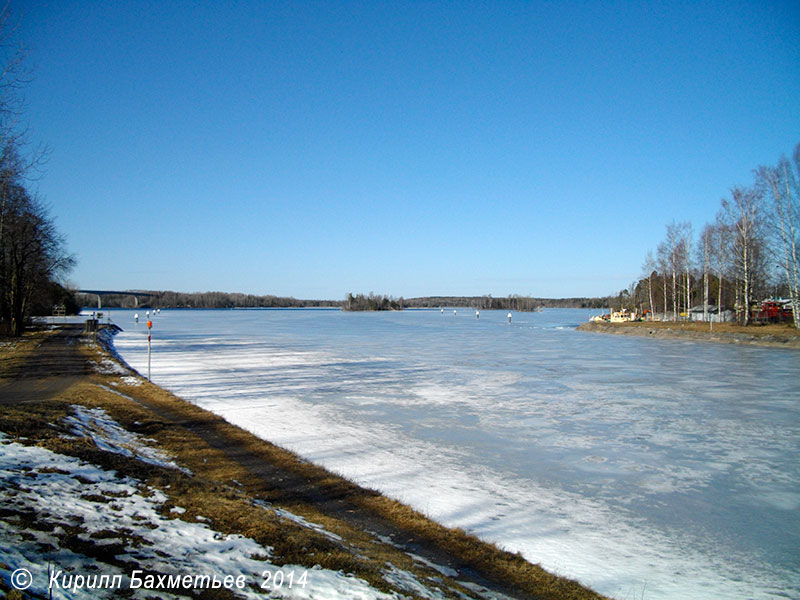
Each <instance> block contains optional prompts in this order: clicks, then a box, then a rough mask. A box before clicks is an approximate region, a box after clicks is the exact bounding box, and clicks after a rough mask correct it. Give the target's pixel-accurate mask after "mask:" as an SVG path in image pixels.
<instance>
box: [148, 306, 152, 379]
mask: <svg viewBox="0 0 800 600" xmlns="http://www.w3.org/2000/svg"><path fill="white" fill-rule="evenodd" d="M152 328H153V322H152V321H148V322H147V381H150V330H151V329H152Z"/></svg>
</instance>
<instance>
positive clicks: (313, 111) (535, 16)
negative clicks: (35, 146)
mask: <svg viewBox="0 0 800 600" xmlns="http://www.w3.org/2000/svg"><path fill="white" fill-rule="evenodd" d="M11 11H12V14H13V15H14V17H16V18H18V19H21V26H20V28H19V31H18V38H19V39H20V40H21V41H23V42H24V44H25V45H26V47H27V48H28V51H29V59H28V62H29V65H30V66H32V67H33V80H32V82H31V83H30V85H28V86H27V88H26V89H25V92H24V94H25V97H26V99H27V110H26V113H25V121H26V123H27V125H28V126H29V128H30V132H31V134H30V137H31V139H32V140H33V141H41V142H44V143H46V144H47V145H48V146H49V148H50V158H49V161H48V164H47V166H46V170H45V173H44V175H43V176H42V177H40V178H39V180H38V181H37V182H36V183H35V184H34V185H35V187H36V189H38V192H39V193H40V194H41V196H42V197H43V198H44V199H45V200H46V201H47V202H48V203H50V205H51V206H52V213H53V215H54V217H55V218H56V222H57V225H58V227H59V228H60V230H61V231H62V232H63V233H64V234H65V236H66V237H67V241H68V246H69V249H70V250H71V251H72V252H74V253H75V254H76V255H77V258H78V260H79V263H78V266H77V268H76V269H75V270H74V271H73V273H72V274H71V277H70V279H71V281H73V282H74V283H75V284H77V285H79V286H81V287H84V288H94V289H97V288H105V289H173V290H180V291H206V290H223V291H241V292H247V293H256V294H278V295H291V296H295V297H298V298H333V299H340V298H343V297H344V295H345V294H346V293H347V292H348V291H353V292H369V291H374V292H376V293H384V294H392V295H395V296H401V295H402V296H405V297H412V296H419V295H432V294H459V295H460V294H465V295H480V294H489V293H491V294H493V295H495V296H501V295H506V294H512V293H517V294H531V295H534V296H544V297H562V296H592V295H605V294H609V293H616V292H617V291H619V290H620V289H621V288H623V287H626V286H627V285H628V284H629V283H630V282H631V281H633V280H634V279H636V278H637V277H638V276H639V274H640V272H641V265H642V262H643V259H644V256H645V253H646V252H647V251H648V250H650V249H652V248H654V247H655V246H656V245H657V244H658V243H659V241H660V240H661V239H662V237H663V233H664V229H665V226H666V225H667V223H669V222H670V221H672V220H678V221H681V220H689V221H691V222H692V223H693V224H694V226H695V229H696V230H699V229H700V228H701V227H702V226H703V224H704V223H706V222H708V221H710V220H712V219H713V216H714V213H715V212H716V211H717V209H718V206H719V200H720V198H721V197H722V196H724V195H725V194H726V193H727V192H728V190H729V189H730V188H731V187H732V186H734V185H737V184H748V183H750V181H751V175H750V173H751V171H752V169H754V168H756V167H757V166H758V165H760V164H771V163H775V162H777V160H778V158H779V157H780V156H781V155H782V154H788V153H790V152H791V151H792V150H793V149H794V146H795V145H796V144H797V143H798V142H800V68H798V65H800V3H798V2H796V1H787V2H741V3H740V2H658V3H647V2H607V3H603V2H529V3H522V2H486V3H484V2H480V3H479V2H286V3H284V2H179V1H176V2H136V1H131V2H108V3H101V2H50V1H47V0H39V1H36V2H33V1H31V2H22V1H17V0H12V2H11Z"/></svg>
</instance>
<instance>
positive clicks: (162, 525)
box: [0, 409, 397, 600]
mask: <svg viewBox="0 0 800 600" xmlns="http://www.w3.org/2000/svg"><path fill="white" fill-rule="evenodd" d="M76 413H77V414H76V416H75V417H70V419H71V423H73V425H74V426H75V428H76V429H80V430H81V431H86V432H88V433H90V434H91V435H92V439H95V441H96V442H97V441H99V442H100V444H103V445H107V448H106V449H108V451H111V452H121V453H127V452H131V447H135V448H136V449H137V450H136V453H137V454H141V453H142V451H143V450H144V449H145V448H144V446H143V445H142V440H141V439H132V438H131V437H130V436H132V435H133V434H129V435H127V436H126V435H125V434H124V433H122V431H124V430H122V431H120V429H121V428H119V426H118V425H116V424H115V423H114V422H113V421H112V420H110V419H109V418H108V417H107V415H105V414H104V413H103V412H102V411H98V410H97V409H95V410H94V411H91V410H87V409H83V410H80V411H76ZM98 432H99V433H98ZM126 433H127V432H126ZM109 440H112V443H110V442H109ZM145 454H147V456H145V458H147V459H148V460H149V461H164V460H165V459H164V457H163V456H159V455H158V454H157V453H156V452H155V451H154V450H153V449H150V452H149V453H145ZM140 458H141V456H140ZM170 463H171V461H167V463H166V464H170ZM173 464H174V463H173ZM165 502H167V497H166V495H165V494H164V493H163V492H162V491H160V490H157V489H154V488H150V487H147V486H145V485H143V484H142V483H141V482H139V481H137V480H135V479H132V478H130V477H120V476H118V475H117V474H116V473H114V472H111V471H107V470H104V469H102V468H100V467H98V466H96V465H93V464H90V463H87V462H84V461H82V460H79V459H77V458H74V457H69V456H65V455H61V454H57V453H54V452H52V451H50V450H47V449H45V448H41V447H38V446H26V445H23V444H20V443H17V442H13V441H11V440H10V439H9V438H8V437H7V436H6V435H5V434H2V433H0V504H2V506H4V508H5V511H4V514H3V516H2V517H1V518H0V537H2V539H3V541H4V543H3V544H2V546H0V576H2V577H3V578H4V579H5V580H6V581H8V582H11V581H12V579H11V576H12V574H14V573H19V572H20V571H18V570H19V569H26V570H27V571H28V572H29V573H30V574H31V580H32V584H31V586H30V588H29V591H30V592H33V593H35V594H40V595H42V596H46V595H47V594H48V586H49V585H50V584H51V582H53V581H55V588H56V589H58V588H61V589H60V593H61V594H67V596H68V597H70V598H76V599H83V598H87V599H89V598H113V597H116V596H117V591H118V590H119V589H120V588H124V589H128V588H129V587H130V586H131V583H132V582H134V581H143V580H144V577H145V575H143V574H142V573H139V574H138V575H137V574H136V572H137V571H141V572H144V573H156V574H163V575H169V574H173V575H180V576H187V575H189V576H216V577H217V578H218V580H220V581H221V580H223V579H224V578H225V577H229V578H231V579H230V580H231V581H234V580H236V581H242V582H246V586H245V587H244V588H243V589H239V588H235V589H233V590H232V591H233V592H234V593H235V594H236V595H237V596H239V597H242V598H254V599H255V598H263V597H264V596H263V593H264V590H263V589H262V587H263V588H265V589H269V590H270V594H271V597H274V598H297V599H312V598H326V599H337V598H341V599H343V600H344V599H354V598H356V599H363V600H372V599H375V600H378V599H385V598H387V599H388V598H396V597H397V596H396V595H389V594H386V593H383V592H380V591H378V590H376V589H374V588H372V587H370V586H369V585H368V584H367V583H366V582H365V581H363V580H361V579H358V578H355V577H352V576H348V575H345V574H342V573H339V572H334V571H330V570H326V569H321V568H313V569H306V568H305V567H302V566H298V565H283V566H278V565H275V564H272V563H270V562H269V560H268V559H269V557H270V556H271V554H272V551H271V548H269V547H264V546H261V545H259V544H258V543H256V542H255V541H253V540H252V539H249V538H246V537H243V536H241V535H225V534H222V533H220V532H218V531H215V530H213V529H212V528H210V527H209V526H208V525H206V524H203V523H189V522H186V521H182V520H179V519H174V518H168V517H165V516H163V515H162V514H161V513H160V510H161V508H162V507H163V505H164V504H165ZM295 522H297V520H295ZM67 532H69V535H67ZM73 536H74V537H73ZM70 537H72V539H73V543H69V542H66V541H65V540H67V539H68V538H70ZM87 544H90V545H91V544H93V545H94V546H95V547H97V546H107V547H108V548H109V550H112V549H113V552H114V557H113V559H110V560H111V563H103V562H99V561H98V560H97V559H95V558H92V557H90V556H86V555H84V554H82V553H81V552H80V551H79V550H78V549H79V548H85V547H87ZM62 545H68V546H69V548H65V547H62ZM70 548H73V549H74V550H73V549H70ZM262 559H264V560H262ZM48 569H51V570H50V574H48ZM279 573H280V574H281V575H280V579H279V576H278V574H279ZM290 574H291V575H290ZM79 576H80V577H81V579H78V577H79ZM101 576H108V579H106V580H105V581H112V582H119V585H118V586H117V587H114V588H107V589H100V588H98V587H95V588H94V589H91V588H88V587H82V585H81V586H78V585H77V582H78V581H81V582H84V581H86V582H90V581H92V579H91V578H92V577H94V582H95V583H96V582H97V578H98V577H101ZM115 576H117V577H119V578H120V579H116V580H115V579H113V578H114V577H115ZM134 577H138V579H134ZM290 577H291V580H292V585H290V584H289V581H290ZM279 582H280V585H279ZM64 588H69V592H67V590H66V589H64ZM153 591H154V590H145V589H143V588H140V589H136V590H135V593H134V597H146V596H152V594H153ZM157 593H158V595H159V597H163V598H172V597H175V596H173V595H171V594H170V593H168V592H167V591H165V590H164V589H158V590H157Z"/></svg>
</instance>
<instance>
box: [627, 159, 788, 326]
mask: <svg viewBox="0 0 800 600" xmlns="http://www.w3.org/2000/svg"><path fill="white" fill-rule="evenodd" d="M642 269H643V271H644V273H643V275H642V277H641V279H639V280H638V281H635V282H633V283H632V284H631V285H630V286H629V287H628V289H626V290H621V291H620V292H619V294H618V296H617V298H616V300H615V302H614V305H615V306H619V307H623V308H629V309H632V310H639V311H640V312H641V311H642V310H643V309H647V310H649V311H650V312H652V313H654V314H659V315H660V317H661V318H662V319H667V320H678V319H683V318H687V317H688V316H689V315H690V312H691V311H692V310H693V309H694V312H695V313H696V314H697V315H698V316H699V314H701V313H702V315H703V316H702V319H703V320H706V321H707V320H709V319H710V315H711V314H712V313H714V312H716V311H717V310H718V307H719V309H726V308H727V309H732V310H733V311H734V313H735V314H736V316H737V319H738V320H739V322H741V323H742V324H744V325H747V324H749V323H750V321H751V320H753V317H754V315H758V313H759V311H760V309H761V302H762V301H763V300H766V299H768V298H770V297H774V298H782V299H785V300H787V301H788V303H789V305H790V306H791V307H792V318H793V320H794V325H795V327H797V326H798V325H800V144H798V145H797V146H796V147H795V150H794V154H793V155H792V158H791V160H790V159H788V158H786V157H785V156H784V157H781V158H780V159H779V161H778V162H777V164H775V165H770V166H761V167H758V168H757V169H755V170H754V171H753V183H752V184H751V185H749V186H735V187H733V188H731V190H730V193H729V195H728V196H727V197H724V198H722V199H721V201H720V206H719V209H718V211H717V214H716V216H715V219H714V221H713V222H711V223H707V224H706V225H705V226H703V228H702V229H701V230H700V232H699V234H698V235H697V236H695V234H694V231H693V229H692V225H691V223H689V222H688V221H684V222H676V221H673V222H672V223H670V224H668V225H667V227H666V235H665V237H664V239H663V240H662V241H661V242H660V243H659V244H658V246H657V247H656V249H655V252H653V251H650V252H649V253H648V254H647V256H646V257H645V260H644V264H643V267H642Z"/></svg>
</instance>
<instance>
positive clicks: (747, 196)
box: [722, 187, 764, 325]
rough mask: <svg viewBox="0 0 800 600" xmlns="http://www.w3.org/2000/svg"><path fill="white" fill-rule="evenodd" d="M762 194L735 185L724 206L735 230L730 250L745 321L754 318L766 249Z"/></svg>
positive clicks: (732, 233) (729, 222)
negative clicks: (757, 280) (755, 291)
mask: <svg viewBox="0 0 800 600" xmlns="http://www.w3.org/2000/svg"><path fill="white" fill-rule="evenodd" d="M758 200H759V197H758V194H757V192H756V191H755V190H754V189H748V188H742V187H735V188H733V189H732V190H731V197H730V199H728V198H723V200H722V210H723V213H724V215H725V220H726V223H727V225H728V227H729V231H730V232H731V236H730V251H731V258H732V263H733V267H734V273H735V275H736V284H737V289H738V291H737V296H738V297H739V301H740V312H741V314H742V322H743V323H744V324H745V325H747V324H748V323H749V322H750V305H751V304H752V302H753V292H754V289H755V283H756V275H757V273H758V267H759V266H760V264H759V263H760V259H761V256H760V255H761V252H762V250H763V242H764V240H763V236H762V220H761V213H760V210H759V202H758Z"/></svg>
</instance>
